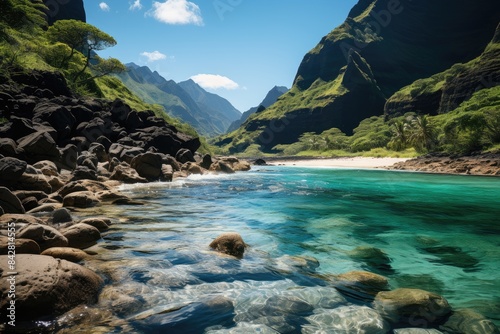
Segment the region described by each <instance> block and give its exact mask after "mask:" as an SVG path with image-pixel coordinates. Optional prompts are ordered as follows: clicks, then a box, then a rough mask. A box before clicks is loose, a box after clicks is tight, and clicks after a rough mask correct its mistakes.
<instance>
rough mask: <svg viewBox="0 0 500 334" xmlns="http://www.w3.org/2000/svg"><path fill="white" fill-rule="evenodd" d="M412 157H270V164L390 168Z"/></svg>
mask: <svg viewBox="0 0 500 334" xmlns="http://www.w3.org/2000/svg"><path fill="white" fill-rule="evenodd" d="M407 160H410V158H372V157H339V158H309V157H308V158H304V159H301V158H300V157H299V158H294V157H287V158H277V159H268V161H269V163H268V164H269V165H278V166H287V167H290V166H295V167H315V168H361V169H372V168H376V169H390V168H391V166H393V165H394V164H396V163H402V162H406V161H407Z"/></svg>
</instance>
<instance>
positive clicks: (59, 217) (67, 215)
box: [52, 208, 73, 224]
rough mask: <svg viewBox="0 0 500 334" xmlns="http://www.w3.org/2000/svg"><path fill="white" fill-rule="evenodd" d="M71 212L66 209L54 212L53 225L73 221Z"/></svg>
mask: <svg viewBox="0 0 500 334" xmlns="http://www.w3.org/2000/svg"><path fill="white" fill-rule="evenodd" d="M72 220H73V219H72V218H71V212H70V211H69V210H68V209H66V208H60V209H57V210H54V212H52V224H61V223H67V222H70V221H72Z"/></svg>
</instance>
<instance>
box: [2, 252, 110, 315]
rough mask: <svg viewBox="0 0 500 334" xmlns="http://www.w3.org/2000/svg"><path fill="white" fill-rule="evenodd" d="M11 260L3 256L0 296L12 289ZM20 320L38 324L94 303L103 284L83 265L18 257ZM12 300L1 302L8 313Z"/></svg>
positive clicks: (42, 257)
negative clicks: (72, 309)
mask: <svg viewBox="0 0 500 334" xmlns="http://www.w3.org/2000/svg"><path fill="white" fill-rule="evenodd" d="M6 264H7V256H5V255H3V256H0V268H1V269H2V272H3V273H2V277H1V281H0V292H1V294H2V295H3V296H5V295H7V292H8V291H9V289H10V282H9V281H8V280H7V279H8V278H9V276H8V275H7V273H8V272H9V270H7V267H6ZM16 271H17V272H18V274H17V275H16V276H15V282H16V320H23V319H29V320H34V319H36V318H38V317H41V316H54V315H57V314H61V313H63V312H66V311H68V310H70V309H71V308H73V307H75V306H77V305H80V304H85V303H93V302H95V301H96V299H97V293H98V291H99V289H100V287H101V285H102V284H103V280H102V279H101V278H100V277H99V276H98V275H97V274H95V273H94V272H93V271H91V270H89V269H87V268H84V267H82V266H80V265H77V264H74V263H71V262H68V261H65V260H58V259H54V258H52V257H49V256H43V255H27V254H20V255H17V257H16ZM9 302H10V299H9V298H2V299H1V300H0V309H2V310H5V309H6V307H7V304H8V303H9Z"/></svg>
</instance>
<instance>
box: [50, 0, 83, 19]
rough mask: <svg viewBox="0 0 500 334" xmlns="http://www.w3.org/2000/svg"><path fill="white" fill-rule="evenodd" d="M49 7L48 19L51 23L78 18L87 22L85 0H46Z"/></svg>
mask: <svg viewBox="0 0 500 334" xmlns="http://www.w3.org/2000/svg"><path fill="white" fill-rule="evenodd" d="M44 3H45V5H46V6H47V8H48V11H47V21H48V23H49V25H52V24H54V22H55V21H57V20H78V21H82V22H86V14H85V8H84V6H83V0H71V1H51V0H44Z"/></svg>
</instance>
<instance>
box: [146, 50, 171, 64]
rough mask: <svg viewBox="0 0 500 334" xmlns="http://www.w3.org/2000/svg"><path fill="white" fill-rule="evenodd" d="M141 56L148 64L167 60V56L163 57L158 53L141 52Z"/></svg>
mask: <svg viewBox="0 0 500 334" xmlns="http://www.w3.org/2000/svg"><path fill="white" fill-rule="evenodd" d="M141 56H144V57H146V58H147V59H148V62H153V61H158V60H163V59H167V55H164V54H163V53H161V52H160V51H153V52H143V53H141Z"/></svg>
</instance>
